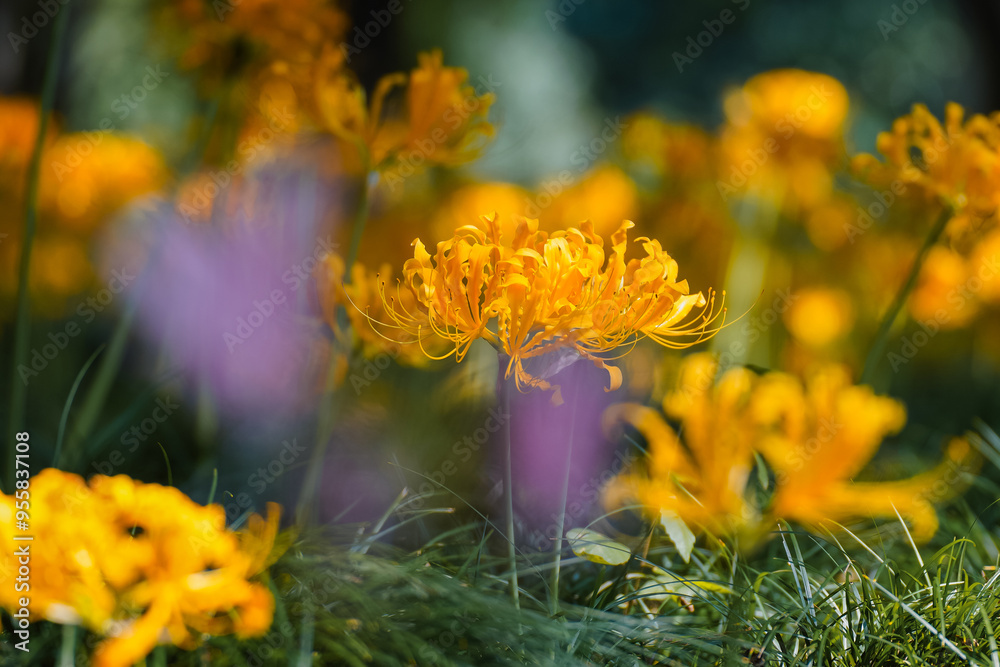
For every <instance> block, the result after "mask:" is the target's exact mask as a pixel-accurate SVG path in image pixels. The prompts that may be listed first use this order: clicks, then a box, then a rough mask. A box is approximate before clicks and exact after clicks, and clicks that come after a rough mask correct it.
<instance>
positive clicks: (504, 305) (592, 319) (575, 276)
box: [381, 217, 724, 400]
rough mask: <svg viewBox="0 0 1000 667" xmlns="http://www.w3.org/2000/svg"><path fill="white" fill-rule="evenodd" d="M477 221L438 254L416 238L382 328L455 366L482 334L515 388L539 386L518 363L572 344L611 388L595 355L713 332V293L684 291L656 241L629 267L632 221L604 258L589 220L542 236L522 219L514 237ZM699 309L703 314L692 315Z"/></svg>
mask: <svg viewBox="0 0 1000 667" xmlns="http://www.w3.org/2000/svg"><path fill="white" fill-rule="evenodd" d="M480 224H481V227H477V226H474V225H468V226H465V227H460V228H459V229H457V230H456V231H455V235H454V237H453V238H452V239H450V240H448V241H442V242H440V243H438V246H437V252H436V254H435V255H431V254H430V253H429V252H428V251H427V250H426V248H425V247H424V244H423V243H422V242H421V241H420V240H419V239H417V240H416V241H414V256H413V259H411V260H408V261H407V262H406V264H405V265H404V267H403V281H402V283H401V284H400V286H399V287H398V288H397V289H396V290H390V291H389V293H388V295H387V294H386V293H385V292H383V294H382V298H383V302H384V304H385V309H386V315H387V317H388V318H389V321H388V322H382V323H381V324H387V325H389V326H395V327H398V328H400V329H402V330H403V331H405V332H406V334H407V335H408V336H409V337H411V338H412V339H416V340H417V341H418V342H419V344H420V345H421V346H422V347H424V349H425V350H426V346H425V345H424V342H425V341H428V340H429V341H434V340H444V341H447V342H448V343H450V344H451V346H453V347H452V349H451V351H450V352H448V353H446V354H443V355H434V358H444V357H447V356H450V355H451V354H454V355H455V356H456V359H457V360H459V361H461V359H462V358H463V357H464V356H465V354H466V353H467V352H468V349H469V346H470V345H471V344H472V342H473V341H474V340H476V339H479V338H482V339H484V340H486V341H487V342H489V343H490V344H491V345H493V346H494V347H495V348H496V349H497V350H498V351H500V352H503V353H504V354H506V355H507V356H508V357H509V362H508V365H507V369H506V374H507V376H508V377H509V376H510V375H511V374H513V375H514V377H515V380H516V382H517V385H518V387H524V386H538V387H541V388H543V389H547V388H549V387H550V385H549V384H548V383H547V382H545V381H544V380H543V379H541V378H538V377H534V376H532V375H531V374H529V373H527V372H526V371H525V369H524V366H523V362H524V361H525V360H526V359H529V358H532V357H537V356H540V355H543V354H545V353H547V352H550V351H553V350H556V349H559V348H570V349H572V350H574V351H575V352H577V353H578V354H580V355H581V356H582V357H584V358H586V359H589V360H590V361H592V362H593V363H594V364H595V365H596V366H598V367H600V368H603V369H605V370H607V372H608V373H609V375H610V377H611V388H612V389H614V388H617V387H618V386H619V385H620V384H621V372H620V371H619V370H618V369H617V368H615V367H613V366H609V365H607V364H606V363H605V361H604V360H603V359H601V358H600V357H598V356H597V355H599V354H600V353H603V352H609V351H612V350H614V349H616V348H618V347H620V346H622V345H629V344H634V343H635V342H636V341H637V340H639V339H641V338H650V339H652V340H654V341H656V342H657V343H659V344H661V345H664V346H667V347H674V348H681V347H687V346H688V345H692V344H694V343H696V342H698V341H700V340H704V339H706V338H708V337H710V336H711V335H712V334H713V333H714V331H715V330H712V329H709V328H708V327H709V325H710V324H711V323H712V322H713V321H714V320H715V319H716V318H717V317H718V316H719V315H721V314H723V312H724V311H721V310H720V311H718V312H717V311H716V309H715V300H714V296H713V295H711V294H710V295H709V298H708V299H706V298H705V296H704V295H702V294H701V293H696V294H691V293H689V289H688V285H687V282H686V281H683V280H682V281H678V280H677V271H678V267H677V263H676V262H675V261H674V260H673V259H672V258H671V257H670V256H669V255H668V254H667V253H666V252H664V251H663V250H662V248H661V247H660V245H659V243H658V242H657V241H653V240H650V239H646V238H640V239H638V241H639V242H641V243H642V244H643V249H644V251H645V256H644V257H642V258H641V259H632V260H630V261H629V262H627V263H626V261H625V251H626V245H627V241H628V238H627V237H628V229H629V228H631V227H632V223H631V222H628V221H625V222H624V223H622V225H621V226H620V227H619V229H618V231H616V232H615V233H614V235H613V236H612V237H611V242H612V250H611V253H610V255H608V256H606V255H605V250H604V240H603V239H602V238H601V237H600V236H598V235H596V234H595V233H594V230H593V225H592V224H591V223H589V222H585V223H583V224H582V225H581V227H580V229H575V228H573V229H568V230H566V231H557V232H553V233H552V234H548V233H546V232H542V231H539V230H538V222H537V221H535V220H522V221H521V222H519V223H518V225H517V228H516V231H515V233H514V236H513V237H508V236H505V235H504V233H503V231H502V225H501V223H500V222H499V220H498V219H497V218H496V217H494V218H489V217H484V218H482V220H481V223H480ZM404 289H406V290H409V291H410V292H411V293H412V295H413V296H414V298H415V301H416V308H415V309H412V310H411V309H408V308H406V307H404V305H403V303H402V298H401V297H399V298H395V297H392V294H393V293H399V292H401V291H403V290H404ZM393 298H395V301H392V300H391V299H393ZM696 309H698V310H700V313H701V314H699V315H697V316H695V317H693V318H691V317H690V316H691V315H692V313H693V312H695V310H696ZM491 324H493V327H492V328H491V326H490V325H491ZM556 396H557V397H558V394H557V395H556ZM557 400H558V398H557Z"/></svg>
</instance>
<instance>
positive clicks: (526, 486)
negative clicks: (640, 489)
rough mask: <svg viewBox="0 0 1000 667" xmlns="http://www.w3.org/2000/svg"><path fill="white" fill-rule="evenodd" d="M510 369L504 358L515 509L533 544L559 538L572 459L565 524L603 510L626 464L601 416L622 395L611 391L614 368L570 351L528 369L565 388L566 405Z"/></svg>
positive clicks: (502, 388)
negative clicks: (606, 491) (604, 495)
mask: <svg viewBox="0 0 1000 667" xmlns="http://www.w3.org/2000/svg"><path fill="white" fill-rule="evenodd" d="M505 368H506V363H505V360H504V359H502V358H501V360H500V380H499V384H500V386H499V392H503V391H507V390H509V391H510V417H509V419H510V428H511V459H512V461H511V468H512V474H513V490H514V503H515V511H516V513H517V514H518V516H519V517H520V518H521V519H522V520H523V522H524V524H525V527H526V528H527V529H528V530H529V531H530V532H531V538H530V539H529V540H528V542H529V543H530V544H532V545H533V546H535V547H546V545H548V544H549V543H550V542H551V540H552V539H554V538H555V531H556V523H557V521H558V517H559V513H560V512H561V511H562V505H561V501H562V490H563V484H564V480H565V475H566V467H567V462H568V463H569V468H570V472H569V487H568V493H567V498H566V525H565V527H566V529H569V528H571V527H573V526H578V525H583V524H586V523H587V522H588V521H589V520H590V519H592V518H593V516H595V515H597V514H600V511H601V505H600V489H601V487H602V486H603V485H604V484H605V483H607V482H608V481H609V480H610V479H611V477H612V476H613V475H614V473H615V471H616V470H618V469H620V467H621V462H620V461H619V459H620V457H617V458H616V454H615V451H614V447H613V445H612V444H611V443H610V442H609V441H608V439H607V438H606V437H605V436H604V433H603V431H602V429H601V415H602V414H603V412H604V410H605V408H607V407H608V406H609V405H610V404H611V403H612V402H614V401H615V400H620V398H619V397H618V393H619V392H606V391H605V390H604V389H605V387H607V383H608V374H607V372H606V371H604V370H601V369H599V368H597V367H595V366H594V365H593V363H591V362H590V361H588V360H586V359H583V358H581V357H580V356H579V355H577V354H576V353H575V352H573V351H571V350H565V351H558V352H553V353H550V354H546V355H544V356H542V357H540V358H538V359H533V360H531V364H530V365H526V370H527V371H528V372H529V373H532V374H533V375H536V376H537V377H543V378H544V379H545V380H547V381H549V382H551V383H552V384H553V385H559V386H560V387H561V388H562V397H563V401H564V402H563V404H562V405H553V403H552V400H551V399H552V392H546V391H541V390H537V389H535V390H532V391H529V392H527V393H521V392H519V391H518V390H517V389H516V387H514V386H513V384H514V380H513V378H510V379H505V378H504V377H503V372H504V369H505ZM505 385H509V386H505ZM500 396H503V394H502V393H500ZM571 440H572V446H571V445H570V441H571ZM505 446H506V445H505V444H501V447H500V448H498V450H499V449H503V447H505ZM546 548H547V547H546Z"/></svg>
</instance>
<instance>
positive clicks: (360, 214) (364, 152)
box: [344, 144, 372, 283]
mask: <svg viewBox="0 0 1000 667" xmlns="http://www.w3.org/2000/svg"><path fill="white" fill-rule="evenodd" d="M358 150H359V151H360V153H361V162H362V164H363V165H364V167H365V169H364V174H365V177H364V181H363V182H362V183H361V193H360V195H359V199H358V209H357V212H356V213H355V216H354V228H353V229H352V230H351V247H350V248H349V249H348V251H347V258H346V259H345V260H344V282H345V283H349V282H351V267H353V266H354V262H356V261H357V260H358V252H359V251H360V250H361V237H362V236H364V233H365V223H367V222H368V212H369V209H370V208H371V199H370V197H369V196H368V180H369V179H370V178H371V174H372V172H371V169H370V167H369V166H368V149H367V147H365V146H364V145H363V144H359V146H358Z"/></svg>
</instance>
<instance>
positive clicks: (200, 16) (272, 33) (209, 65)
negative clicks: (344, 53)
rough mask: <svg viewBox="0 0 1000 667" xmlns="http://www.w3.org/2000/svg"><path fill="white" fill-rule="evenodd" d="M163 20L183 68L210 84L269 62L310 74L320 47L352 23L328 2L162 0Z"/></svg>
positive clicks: (339, 38) (161, 16) (262, 66)
mask: <svg viewBox="0 0 1000 667" xmlns="http://www.w3.org/2000/svg"><path fill="white" fill-rule="evenodd" d="M159 4H160V5H161V7H162V9H161V14H160V20H161V22H162V23H163V24H164V26H165V27H166V28H168V30H166V31H162V30H161V31H160V33H161V34H168V35H169V36H170V37H171V38H172V39H173V40H175V42H176V43H177V46H176V48H177V50H178V52H179V57H178V60H179V62H180V65H181V67H183V68H184V69H190V70H196V71H197V72H198V74H199V76H200V77H201V78H202V83H203V85H205V86H206V87H209V88H211V87H214V86H216V85H219V84H220V83H222V82H223V81H224V80H225V79H229V78H235V77H239V76H243V75H245V74H246V73H248V72H249V73H251V74H253V73H255V72H256V71H259V70H262V69H264V68H266V67H268V66H270V65H271V64H274V63H280V64H283V65H284V67H285V69H286V70H287V69H295V70H298V71H302V72H306V73H308V72H311V69H310V68H311V66H312V65H313V63H314V62H315V61H316V59H318V57H319V54H320V51H321V49H322V48H323V46H324V45H327V44H336V43H337V42H339V41H341V39H342V38H343V36H344V34H345V33H346V31H347V27H348V25H349V21H348V17H347V15H346V14H345V13H344V12H343V11H342V10H341V9H340V8H339V7H338V3H336V2H330V1H329V0H240V1H239V2H214V3H207V2H203V1H202V0H161V2H160V3H159Z"/></svg>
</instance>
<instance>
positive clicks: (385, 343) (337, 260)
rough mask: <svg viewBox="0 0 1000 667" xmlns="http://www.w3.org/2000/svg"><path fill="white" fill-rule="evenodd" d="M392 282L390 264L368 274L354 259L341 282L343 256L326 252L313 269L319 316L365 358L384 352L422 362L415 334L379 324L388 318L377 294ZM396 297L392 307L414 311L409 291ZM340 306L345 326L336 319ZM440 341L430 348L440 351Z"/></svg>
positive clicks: (398, 358)
mask: <svg viewBox="0 0 1000 667" xmlns="http://www.w3.org/2000/svg"><path fill="white" fill-rule="evenodd" d="M392 282H393V272H392V267H391V266H389V265H388V264H383V265H382V267H381V268H380V269H379V272H378V273H376V274H372V273H371V272H369V271H368V270H367V269H366V268H365V267H364V265H362V264H361V263H359V262H355V264H354V266H353V267H351V281H350V282H349V283H345V282H344V260H343V258H342V257H340V255H337V254H335V253H331V254H328V255H327V256H326V257H325V258H324V260H323V263H322V264H321V265H320V266H319V267H318V268H317V270H316V289H317V295H318V297H319V303H320V307H321V309H322V311H323V319H324V320H325V321H326V323H327V324H328V325H329V326H330V328H331V329H332V330H333V332H334V335H336V336H337V337H338V338H340V339H341V340H343V339H345V338H348V339H349V340H348V343H349V345H350V346H351V347H354V346H355V345H357V346H358V347H360V350H361V353H362V355H363V356H364V357H366V358H368V359H372V358H375V357H377V356H379V355H388V356H389V357H392V358H394V359H396V361H398V362H400V363H404V364H409V365H411V366H424V365H426V364H427V361H428V358H427V356H426V355H425V354H424V353H423V352H421V350H420V348H419V346H416V345H410V343H415V342H417V340H416V338H407V334H406V332H404V331H400V330H399V329H395V328H390V327H386V326H384V325H382V324H380V322H382V321H385V320H388V319H390V317H389V316H388V314H387V313H386V305H385V304H384V303H383V300H382V296H381V295H382V294H383V293H384V291H385V285H386V284H387V283H388V284H392ZM397 299H398V301H393V302H391V303H390V306H391V307H392V308H398V309H400V310H402V311H405V312H409V313H415V312H417V309H416V301H415V299H414V297H413V295H412V294H411V293H410V292H407V291H399V293H398V295H397ZM340 307H343V308H344V310H345V312H346V313H347V318H348V321H349V322H350V327H349V328H347V329H346V330H345V328H344V327H343V326H342V325H341V323H340V322H339V321H338V314H337V311H338V309H339V308H340ZM424 325H425V326H427V323H426V322H425V323H424ZM351 337H353V338H351ZM397 339H398V340H397ZM442 343H443V342H442ZM442 343H439V344H438V346H437V348H436V349H434V350H433V351H432V352H440V351H441V350H442V349H443V344H442Z"/></svg>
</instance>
